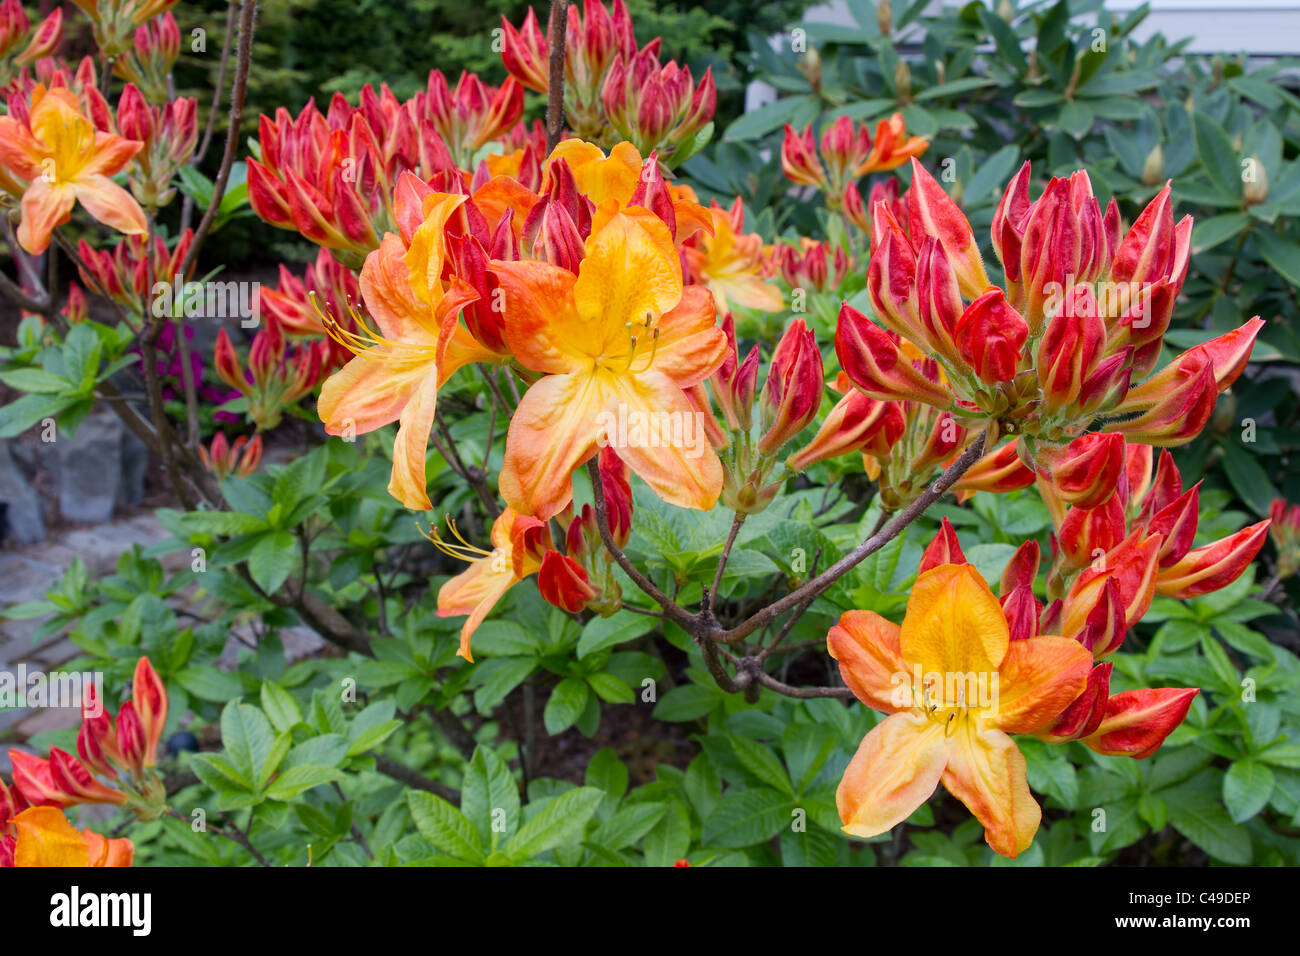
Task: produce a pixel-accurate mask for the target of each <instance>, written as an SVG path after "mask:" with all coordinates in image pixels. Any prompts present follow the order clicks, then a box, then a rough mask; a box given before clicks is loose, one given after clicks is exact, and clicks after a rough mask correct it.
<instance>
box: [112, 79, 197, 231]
mask: <svg viewBox="0 0 1300 956" xmlns="http://www.w3.org/2000/svg"><path fill="white" fill-rule="evenodd" d="M197 110H198V100H196V99H194V98H193V97H191V96H182V97H179V98H177V99H174V100H167V101H166V102H165V103H164V104H163V105H162V106H160V107H159V106H150V105H149V104H148V103H147V102H146V101H145V97H144V95H143V94H142V93H141V92H140V90H139V89H138V88H137V87H136V86H135V84H134V83H128V84H126V87H125V88H124V89H123V90H122V98H121V99H120V100H118V104H117V127H118V130H119V131H120V132H121V134H122V135H123V136H125V137H126V138H127V139H133V140H137V141H138V142H141V143H143V144H144V146H143V147H142V148H141V150H140V151H139V152H138V153H136V154H135V165H134V166H133V167H132V172H131V175H130V177H129V180H128V181H129V183H130V186H131V192H132V193H133V194H134V195H135V198H136V199H137V200H138V201H139V202H140V204H141V205H142V206H144V207H145V208H146V209H155V210H156V209H160V208H161V207H163V206H165V205H167V204H168V203H169V202H171V200H172V197H173V196H174V195H175V194H176V190H175V188H174V187H172V185H171V183H172V180H173V179H174V178H175V176H176V173H177V172H178V171H179V170H180V168H181V167H182V166H184V165H185V164H186V163H188V162H189V161H190V157H191V156H192V155H194V147H195V146H196V145H197V144H198V124H197V121H196V118H197Z"/></svg>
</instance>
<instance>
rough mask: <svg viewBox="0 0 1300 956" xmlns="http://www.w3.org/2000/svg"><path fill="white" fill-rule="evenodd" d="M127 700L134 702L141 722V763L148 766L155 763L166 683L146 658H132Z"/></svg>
mask: <svg viewBox="0 0 1300 956" xmlns="http://www.w3.org/2000/svg"><path fill="white" fill-rule="evenodd" d="M131 701H132V703H134V704H135V710H136V713H137V714H138V715H139V717H140V723H141V724H143V725H144V735H145V751H144V765H145V766H146V767H152V766H153V765H154V764H155V763H157V762H158V743H159V741H161V740H162V735H163V729H164V728H165V727H166V726H167V686H166V685H165V684H164V683H163V682H162V678H161V677H159V676H158V672H157V671H156V670H154V669H153V664H152V663H150V661H149V658H147V657H142V658H140V659H139V660H138V661H136V664H135V676H134V678H133V679H132V682H131Z"/></svg>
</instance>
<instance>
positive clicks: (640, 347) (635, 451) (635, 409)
mask: <svg viewBox="0 0 1300 956" xmlns="http://www.w3.org/2000/svg"><path fill="white" fill-rule="evenodd" d="M614 205H615V204H614V203H612V202H610V203H607V204H606V205H605V206H602V207H601V208H599V209H598V210H597V215H596V217H595V219H594V220H593V223H592V231H591V235H590V237H589V238H588V239H587V241H586V244H585V257H584V258H583V260H582V263H581V265H580V266H579V271H578V274H577V275H576V276H575V275H574V274H573V273H572V272H570V271H568V270H567V269H563V268H560V267H559V266H553V265H551V264H549V263H545V262H537V261H526V262H506V261H500V260H494V261H493V263H492V269H493V271H494V272H495V273H496V275H497V278H498V280H499V282H500V284H501V288H502V290H503V292H504V298H503V302H504V306H505V329H506V338H507V340H508V342H509V345H510V349H511V351H512V352H513V353H514V356H515V359H516V361H518V362H519V364H521V365H522V366H524V367H525V368H528V369H531V370H532V371H534V372H540V373H542V378H540V379H538V380H537V381H536V382H535V383H534V384H533V385H532V387H531V388H529V389H528V392H527V393H526V394H525V395H524V397H523V400H522V401H521V402H520V404H519V407H518V409H517V410H516V411H515V414H514V417H513V419H512V420H511V422H510V430H509V432H508V434H507V437H506V454H505V464H504V467H503V468H502V471H501V476H500V482H499V484H500V489H501V495H502V497H503V498H505V501H506V504H508V505H509V506H510V507H512V508H514V509H515V510H516V511H518V512H520V513H522V514H531V515H536V516H537V517H539V518H542V519H548V518H550V517H551V516H552V515H555V514H557V513H558V512H559V511H560V510H561V509H562V508H564V506H565V505H566V504H568V502H569V501H570V499H571V497H572V487H571V485H570V481H569V478H570V475H572V473H573V470H574V469H575V468H577V467H579V466H580V465H582V464H583V463H584V462H586V461H587V460H588V459H589V458H591V457H592V456H593V455H595V454H596V452H597V451H598V450H599V446H600V444H602V443H603V444H610V445H613V446H614V447H615V449H616V450H617V452H618V454H619V457H620V458H622V459H623V460H624V461H625V462H626V463H627V464H628V466H629V467H630V468H631V469H632V470H633V471H634V472H636V473H637V474H638V475H640V476H641V477H642V478H643V479H644V480H645V481H646V482H647V483H648V484H649V485H650V486H651V487H652V488H653V489H654V490H655V491H656V492H657V493H658V494H659V495H660V497H662V498H663V499H664V500H666V501H669V502H671V503H673V504H678V505H682V506H684V507H689V508H699V509H703V510H708V509H709V508H712V507H713V505H714V504H715V503H716V502H717V500H718V495H719V493H720V492H721V490H722V464H721V462H720V461H719V460H718V456H717V455H716V454H715V453H714V451H713V449H712V448H711V447H710V446H709V444H708V442H707V441H705V440H703V439H702V438H701V437H700V436H701V435H702V429H700V428H697V421H698V420H697V418H696V416H695V415H694V413H693V411H692V406H691V404H690V402H689V401H688V400H687V398H686V395H685V394H684V393H683V391H682V390H683V389H685V388H689V387H691V386H693V385H695V384H697V383H699V382H701V381H703V380H704V379H705V378H707V377H708V376H709V375H711V374H712V373H713V372H714V371H715V370H716V369H717V368H718V366H720V365H721V364H722V361H723V357H724V355H725V352H726V336H725V335H723V332H722V330H721V329H720V328H718V326H717V314H716V312H715V311H714V307H713V302H712V300H711V298H710V296H709V294H708V292H707V291H706V290H705V289H703V288H702V287H699V286H687V287H685V288H683V285H682V274H681V262H680V258H679V256H678V254H677V250H676V249H675V248H674V246H673V239H672V236H671V235H670V234H669V232H668V227H667V226H665V225H664V224H663V222H662V221H660V220H659V219H658V218H656V217H654V216H652V215H650V214H649V213H647V212H645V211H644V210H642V209H639V207H629V209H627V210H624V211H622V212H617V211H613V207H614ZM695 439H698V440H695Z"/></svg>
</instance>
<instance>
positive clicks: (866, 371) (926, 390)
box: [835, 302, 953, 408]
mask: <svg viewBox="0 0 1300 956" xmlns="http://www.w3.org/2000/svg"><path fill="white" fill-rule="evenodd" d="M835 354H836V355H837V356H838V357H839V360H840V367H841V368H843V369H844V371H845V373H846V374H847V375H848V376H849V378H850V379H851V380H852V382H853V384H855V385H857V386H858V388H860V389H862V391H863V392H865V393H866V394H867V395H870V396H871V397H872V398H876V399H880V400H881V401H909V400H910V401H918V402H923V403H925V404H927V405H933V406H935V407H937V408H947V407H949V406H950V405H951V404H952V403H953V397H952V393H950V392H949V391H947V390H946V389H944V388H942V387H941V386H940V385H939V384H938V383H937V382H935V381H932V380H931V379H929V378H927V377H926V375H925V374H924V373H923V372H921V371H920V370H918V369H917V368H916V367H915V366H914V365H913V364H912V362H911V360H909V359H908V358H907V356H906V355H904V354H903V350H902V348H901V346H900V345H899V341H898V337H897V335H894V334H892V333H889V332H886V331H885V330H883V329H881V328H879V327H878V326H877V325H876V324H875V323H873V322H872V321H871V320H870V319H868V318H867V317H866V316H865V315H863V314H862V313H861V312H859V311H858V310H857V309H855V308H853V307H852V306H850V305H849V304H848V303H847V302H845V303H844V304H843V305H841V306H840V317H839V322H838V323H836V326H835Z"/></svg>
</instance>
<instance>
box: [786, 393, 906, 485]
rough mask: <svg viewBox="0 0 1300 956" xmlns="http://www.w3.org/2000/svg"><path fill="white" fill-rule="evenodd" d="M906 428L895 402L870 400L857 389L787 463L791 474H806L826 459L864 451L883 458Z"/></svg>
mask: <svg viewBox="0 0 1300 956" xmlns="http://www.w3.org/2000/svg"><path fill="white" fill-rule="evenodd" d="M906 428H907V421H906V419H905V418H904V416H903V410H902V409H901V408H900V407H899V406H898V405H897V404H896V403H894V402H880V401H877V400H876V399H874V398H868V397H867V396H866V395H863V394H862V393H861V392H859V391H858V390H857V389H853V388H850V391H849V392H848V394H846V395H845V396H844V397H843V398H841V399H840V400H839V402H837V403H836V405H835V407H834V408H832V409H831V412H830V414H829V415H827V416H826V421H824V422H822V427H821V428H820V429H818V431H817V434H816V436H815V437H814V438H813V440H812V441H810V442H809V443H808V444H807V445H805V446H804V447H803V448H802V449H800V450H799V451H798V452H796V453H795V454H793V455H791V456H790V458H789V459H788V460H787V461H786V464H787V465H789V467H790V469H791V470H792V471H803V470H804V469H805V468H807V467H809V466H810V465H813V464H815V463H816V462H819V461H824V460H826V459H827V458H835V457H837V456H839V455H847V454H849V453H850V452H855V451H862V452H866V453H867V454H871V455H875V456H877V457H882V456H884V455H886V454H888V453H889V449H890V448H892V447H893V445H894V444H895V443H896V442H897V441H898V440H899V438H901V437H902V435H903V432H904V431H905V430H906Z"/></svg>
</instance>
